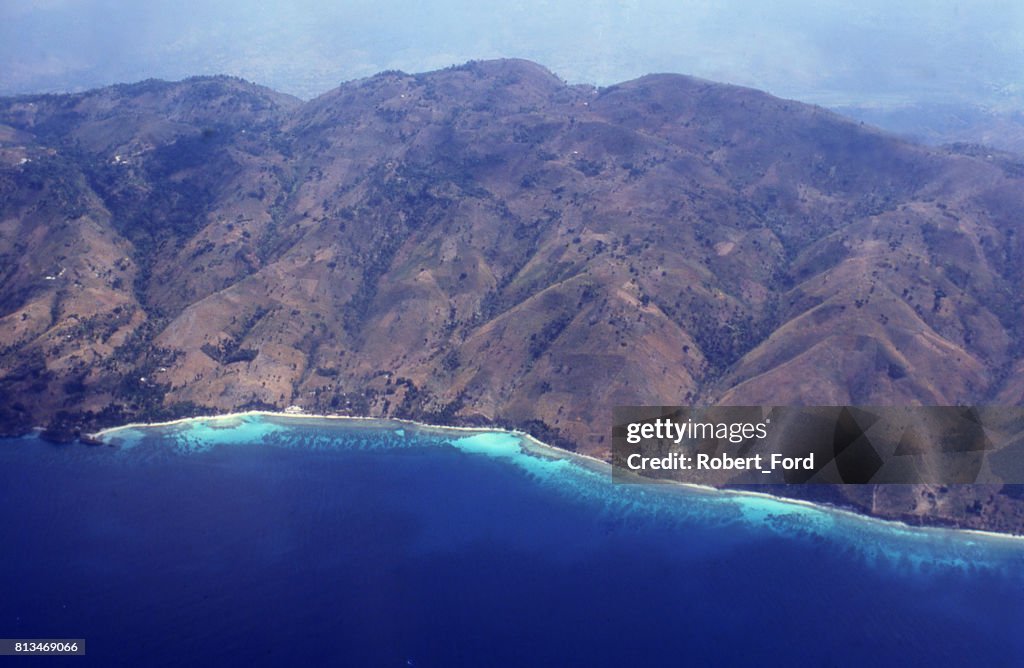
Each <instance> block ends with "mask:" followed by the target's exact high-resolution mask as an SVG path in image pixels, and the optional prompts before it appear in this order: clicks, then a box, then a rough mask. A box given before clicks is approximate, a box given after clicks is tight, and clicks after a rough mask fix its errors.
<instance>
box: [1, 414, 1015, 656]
mask: <svg viewBox="0 0 1024 668" xmlns="http://www.w3.org/2000/svg"><path fill="white" fill-rule="evenodd" d="M107 440H108V442H109V443H110V444H111V445H112V446H113V447H103V446H100V447H86V446H80V445H78V446H67V447H54V446H51V445H48V444H45V443H42V442H41V441H38V440H37V439H35V438H25V439H18V440H14V441H4V442H2V443H0V445H2V447H0V471H3V473H2V474H0V477H2V479H0V483H2V487H0V489H2V492H0V501H2V504H0V522H2V523H3V524H2V526H5V527H7V529H6V535H7V537H8V539H7V540H6V541H4V543H3V546H2V547H0V558H2V565H3V569H2V570H3V573H4V575H3V579H2V581H0V585H2V586H3V591H5V592H12V595H10V596H5V597H3V599H0V636H3V637H14V636H16V635H23V636H30V635H34V636H35V637H46V636H54V635H66V636H69V637H71V636H74V637H85V638H87V640H88V643H89V645H88V646H89V656H88V657H87V659H84V660H76V661H87V662H94V663H95V665H197V664H196V662H197V661H198V662H199V663H198V665H213V662H214V661H215V662H216V663H217V664H218V665H234V664H237V665H242V664H245V665H287V664H290V663H293V662H294V661H306V662H309V663H312V664H324V663H332V664H334V665H420V666H427V665H590V666H592V665H645V664H648V665H722V664H730V663H750V662H751V661H754V662H758V663H763V664H768V665H782V664H792V663H800V664H801V665H802V664H806V663H810V664H812V665H862V664H863V663H865V662H867V661H869V660H870V661H872V662H873V663H882V664H884V665H889V664H891V665H925V664H927V665H965V663H971V664H973V665H1018V664H1019V663H1021V662H1022V661H1024V642H1022V640H1021V638H1020V634H1019V631H1018V629H1019V628H1020V625H1021V622H1024V596H1022V594H1024V568H1022V567H1024V542H1022V541H1017V540H1012V539H1006V538H991V537H986V536H977V535H971V534H966V533H963V532H956V531H949V530H939V529H915V528H909V527H904V526H901V525H898V524H892V523H884V522H879V521H875V520H871V519H868V518H863V517H859V516H855V515H852V514H849V513H842V512H836V511H833V510H828V509H823V508H818V507H813V506H807V505H798V504H793V503H788V502H783V501H779V500H775V499H771V498H767V497H760V496H750V495H741V494H733V493H723V492H714V491H707V490H700V489H693V488H683V487H680V486H676V485H617V484H613V483H612V482H611V476H610V473H609V472H608V470H607V468H606V467H605V466H604V465H602V464H600V463H595V462H590V461H585V460H581V459H578V458H571V457H566V456H564V455H561V454H559V453H555V452H553V451H549V450H548V449H545V448H543V447H541V446H539V445H537V444H535V443H532V442H530V441H527V440H523V439H522V438H520V437H519V436H517V435H514V434H508V433H503V432H480V433H475V432H455V431H447V430H443V429H434V428H426V427H419V426H416V425H410V424H405V423H389V422H371V421H337V420H318V419H293V418H284V417H271V416H261V415H245V416H240V417H235V418H230V419H214V420H194V421H189V422H184V423H180V424H177V425H171V426H165V427H155V428H131V429H122V430H118V431H116V432H112V433H110V434H108V436H107ZM681 657H686V659H687V661H686V662H685V663H684V662H682V659H681ZM206 659H210V660H209V661H207V660H206ZM140 662H141V664H140Z"/></svg>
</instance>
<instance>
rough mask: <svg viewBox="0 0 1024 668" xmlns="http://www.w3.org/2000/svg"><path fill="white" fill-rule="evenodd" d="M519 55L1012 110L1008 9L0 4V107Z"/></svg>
mask: <svg viewBox="0 0 1024 668" xmlns="http://www.w3.org/2000/svg"><path fill="white" fill-rule="evenodd" d="M505 56H508V57H521V58H528V59H530V60H534V61H537V62H539V63H541V64H543V65H545V66H546V67H548V68H550V69H551V70H552V71H554V72H555V73H556V74H558V75H559V76H561V77H562V78H564V79H566V80H568V81H570V82H573V83H592V84H597V85H606V84H611V83H615V82H618V81H622V80H626V79H631V78H634V77H637V76H640V75H642V74H646V73H649V72H680V73H685V74H693V75H696V76H700V77H705V78H708V79H714V80H717V81H725V82H729V83H736V84H742V85H747V86H752V87H756V88H760V89H764V90H767V91H769V92H771V93H773V94H775V95H780V96H783V97H791V98H796V99H800V100H803V101H808V102H814V103H818V104H823V105H827V106H857V107H875V108H879V107H880V108H898V107H901V106H907V105H912V104H920V103H928V104H932V103H940V104H970V105H975V106H983V107H987V108H990V109H1002V110H1008V109H1014V108H1021V106H1022V104H1021V101H1022V99H1024V86H1022V83H1024V82H1022V79H1024V3H1021V2H1020V1H1019V0H970V1H966V0H965V1H962V2H954V1H952V0H935V1H931V2H908V3H900V2H892V0H857V1H852V0H850V1H839V2H828V3H826V2H821V1H820V0H817V1H816V0H780V1H778V2H766V3H754V2H749V1H746V0H731V1H729V0H725V1H718V0H685V1H682V2H679V1H663V0H656V1H653V2H636V1H633V2H630V1H619V2H612V1H610V0H590V1H587V2H580V1H579V0H568V1H564V0H560V1H554V0H552V1H543V0H532V1H529V2H523V3H518V4H513V5H508V6H499V5H497V4H495V5H493V6H492V5H491V4H490V3H479V2H476V1H475V0H474V1H469V0H437V1H433V2H395V1H393V0H391V1H389V0H383V1H382V0H374V1H372V2H371V1H369V0H354V1H350V2H343V3H337V2H318V1H316V0H300V1H298V2H287V3H285V2H269V3H262V4H261V5H256V4H255V3H251V2H242V1H240V0H230V1H228V2H221V3H217V4H216V6H211V3H209V2H205V1H203V2H196V1H195V0H184V1H182V0H173V1H170V0H152V1H150V2H145V3H135V2H115V1H113V0H78V1H71V0H45V1H40V0H35V1H31V0H4V2H3V4H2V5H0V94H13V93H26V92H56V91H72V90H82V89H85V88H91V87H96V86H100V85H105V84H110V83H118V82H126V81H136V80H140V79H145V78H150V77H156V78H162V79H180V78H183V77H187V76H191V75H196V74H232V75H237V76H240V77H243V78H246V79H249V80H252V81H255V82H257V83H261V84H264V85H267V86H270V87H272V88H274V89H276V90H280V91H283V92H288V93H292V94H294V95H297V96H299V97H302V98H310V97H314V96H316V95H319V94H320V93H323V92H325V91H327V90H329V89H331V88H333V87H335V86H337V85H338V83H340V82H341V81H345V80H349V79H353V78H359V77H364V76H368V75H371V74H374V73H376V72H378V71H380V70H385V69H401V70H404V71H408V72H420V71H425V70H432V69H437V68H442V67H445V66H448V65H452V64H456V63H461V62H464V61H466V60H470V59H483V58H496V57H505Z"/></svg>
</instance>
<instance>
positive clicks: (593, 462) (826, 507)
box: [84, 410, 1024, 543]
mask: <svg viewBox="0 0 1024 668" xmlns="http://www.w3.org/2000/svg"><path fill="white" fill-rule="evenodd" d="M248 416H263V417H271V418H277V419H286V420H338V421H346V422H366V423H377V424H388V423H390V424H398V425H405V426H409V427H413V428H416V429H421V430H425V431H435V432H436V431H441V432H465V433H467V434H488V433H505V434H512V435H514V436H516V437H517V438H519V439H521V440H522V441H523V442H524V444H525V445H526V447H527V449H529V450H531V451H534V452H540V453H543V454H544V455H546V456H550V457H552V458H555V459H563V460H570V461H576V463H578V464H580V465H585V466H587V467H588V468H590V469H592V470H597V471H600V472H602V473H607V474H608V475H611V464H610V463H609V462H607V461H605V460H603V459H599V458H597V457H592V456H590V455H584V454H581V453H578V452H572V451H569V450H564V449H562V448H558V447H555V446H553V445H550V444H548V443H544V442H543V441H540V440H538V439H537V438H535V437H534V436H532V435H530V434H528V433H526V432H524V431H521V430H518V429H503V428H500V427H462V426H448V425H435V424H427V423H423V422H417V421H416V420H410V419H407V418H377V417H364V416H354V415H321V414H314V413H286V412H284V411H264V410H247V411H238V412H233V413H222V414H215V415H206V416H196V417H184V418H177V419H174V420H166V421H162V422H131V423H128V424H123V425H118V426H116V427H107V428H105V429H101V430H99V431H97V432H94V433H91V434H86V435H84V436H85V437H86V438H88V439H93V440H95V441H97V442H101V441H103V439H104V437H106V436H109V435H111V434H116V433H117V432H119V431H124V430H128V429H147V428H156V427H172V426H175V425H179V424H185V423H188V422H202V421H220V420H237V419H239V418H244V417H248ZM623 484H630V483H623ZM638 484H654V485H662V484H666V485H675V486H678V487H679V488H684V489H689V490H692V491H699V492H702V493H705V494H721V495H727V496H739V497H751V498H760V499H766V500H770V501H775V502H778V503H784V504H789V505H794V506H800V507H804V508H811V509H815V510H823V511H826V512H829V513H835V514H838V515H842V516H844V517H847V518H851V519H855V520H858V521H863V522H871V523H880V524H882V525H884V526H887V527H890V528H893V529H900V530H907V531H921V532H945V533H951V534H953V535H957V536H965V537H966V536H976V537H979V538H986V539H998V540H1001V541H1013V543H1021V542H1024V534H1011V533H1001V532H998V531H986V530H984V529H971V528H960V527H949V526H940V525H928V524H922V525H913V524H909V523H907V522H904V521H902V520H896V519H889V518H884V517H878V516H875V515H869V514H867V513H861V512H857V511H855V510H851V509H848V508H842V507H839V506H835V505H832V504H828V503H817V502H814V501H808V500H806V499H797V498H793V497H787V496H780V495H777V494H769V493H767V492H760V491H747V490H743V489H736V488H726V489H720V488H717V487H712V486H709V485H698V484H694V483H686V482H679V481H675V480H653V479H644V481H643V482H642V483H638Z"/></svg>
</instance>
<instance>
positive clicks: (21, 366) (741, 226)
mask: <svg viewBox="0 0 1024 668" xmlns="http://www.w3.org/2000/svg"><path fill="white" fill-rule="evenodd" d="M1022 210H1024V159H1022V158H1021V157H1019V156H1017V155H1015V154H1012V153H1005V152H1000V151H996V150H993V149H988V148H985V147H982V146H976V145H968V144H960V145H956V146H953V147H946V148H934V147H925V146H921V145H917V144H914V143H911V142H908V141H904V140H902V139H899V138H897V137H894V136H892V135H889V134H886V133H883V132H881V131H879V130H876V129H874V128H872V127H870V126H867V125H864V124H863V123H859V122H855V121H851V120H848V119H846V118H843V117H841V116H838V115H836V114H835V113H832V112H829V111H826V110H824V109H821V108H819V107H814V106H809V105H805V104H801V103H798V102H794V101H789V100H783V99H778V98H775V97H772V96H769V95H767V94H765V93H761V92H758V91H756V90H751V89H746V88H740V87H735V86H727V85H722V84H716V83H713V82H709V81H704V80H700V79H694V78H691V77H686V76H680V75H650V76H645V77H642V78H639V79H636V80H633V81H628V82H625V83H621V84H618V85H613V86H609V87H606V88H594V87H590V86H582V85H577V86H570V85H567V84H565V83H564V82H563V81H561V80H560V79H558V78H557V77H556V76H554V75H552V74H551V73H550V72H548V71H547V70H545V69H544V68H543V67H541V66H539V65H536V64H534V63H530V62H527V61H517V60H498V61H484V62H471V63H468V64H466V65H463V66H459V67H453V68H448V69H446V70H441V71H436V72H430V73H426V74H415V75H410V74H405V73H402V72H394V71H392V72H384V73H381V74H378V75H376V76H373V77H370V78H367V79H362V80H359V81H354V82H350V83H346V84H343V85H341V86H340V87H338V88H337V89H335V90H332V91H330V92H328V93H326V94H324V95H321V96H320V97H317V98H315V99H313V100H310V101H308V102H302V101H300V100H298V99H296V98H293V97H290V96H288V95H283V94H279V93H276V92H274V91H272V90H269V89H267V88H263V87H260V86H257V85H254V84H250V83H248V82H245V81H243V80H240V79H234V78H228V77H202V78H193V79H188V80H185V81H181V82H175V83H169V82H163V81H145V82H141V83H137V84H130V85H118V86H112V87H108V88H102V89H98V90H94V91H90V92H86V93H80V94H69V95H39V96H19V97H10V98H3V99H0V424H2V426H3V429H4V431H5V433H9V434H13V433H18V432H20V431H24V430H25V429H27V428H30V427H32V426H34V425H45V426H46V427H47V432H46V433H47V435H48V436H49V437H51V438H53V439H54V440H67V439H69V438H73V437H74V436H76V435H78V434H80V433H85V432H87V431H89V430H92V429H95V428H96V427H97V426H101V425H109V424H114V423H121V422H127V421H130V420H136V419H145V420H155V419H161V418H170V417H180V416H183V415H194V414H203V413H211V412H218V411H226V410H237V409H241V408H273V409H283V408H285V407H288V406H292V405H297V406H300V407H301V408H303V409H305V410H307V411H310V412H319V413H342V414H355V415H368V416H394V417H407V418H414V419H419V420H425V421H428V422H440V423H445V424H472V425H497V426H507V427H517V428H522V429H525V430H527V431H529V432H530V433H533V434H534V435H536V436H538V437H539V438H541V439H542V440H545V441H547V442H550V443H553V444H555V445H558V446H561V447H564V448H569V449H573V450H577V451H579V452H583V453H586V454H590V455H594V456H598V457H605V458H607V457H608V455H609V449H610V446H611V436H610V425H611V409H612V407H613V406H615V405H639V404H648V405H661V404H736V405H747V404H753V405H761V404H766V405H788V404H808V405H847V404H867V405H871V404H875V405H902V404H935V405H953V404H1005V405H1018V404H1020V403H1022V398H1024V357H1022V355H1021V352H1022V344H1024V327H1022V325H1024V317H1022V316H1024V313H1022V308H1024V298H1022V295H1021V292H1020V286H1021V284H1022V279H1024V262H1022V252H1024V240H1022V239H1021V236H1022V234H1021V233H1020V232H1019V231H1018V229H1019V227H1020V212H1021V211H1022ZM775 491H779V490H775ZM781 491H782V493H785V494H790V495H797V496H808V497H812V498H815V499H818V500H829V501H834V502H836V503H841V504H845V505H851V506H854V507H857V508H859V509H861V510H864V511H866V512H869V513H872V514H876V515H881V516H885V517H895V518H901V519H908V520H913V521H929V522H939V523H949V524H955V525H958V526H974V527H982V528H988V529H995V530H1000V531H1015V532H1021V531H1024V501H1022V499H1021V497H1022V496H1024V495H1022V494H1021V493H1020V491H1019V489H1017V488H1014V487H1005V488H995V489H990V488H980V487H974V486H971V487H961V488H957V487H926V486H884V487H870V486H860V487H853V486H850V487H842V488H827V489H813V488H799V487H792V488H785V489H783V490H781Z"/></svg>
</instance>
